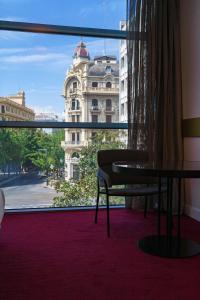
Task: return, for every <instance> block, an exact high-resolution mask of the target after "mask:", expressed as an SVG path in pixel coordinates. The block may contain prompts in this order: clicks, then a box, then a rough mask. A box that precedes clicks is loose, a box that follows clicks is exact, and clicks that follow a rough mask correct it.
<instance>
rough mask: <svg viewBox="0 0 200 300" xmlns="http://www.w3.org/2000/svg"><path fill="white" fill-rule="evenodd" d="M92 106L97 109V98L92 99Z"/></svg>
mask: <svg viewBox="0 0 200 300" xmlns="http://www.w3.org/2000/svg"><path fill="white" fill-rule="evenodd" d="M92 108H93V109H98V100H97V99H92Z"/></svg>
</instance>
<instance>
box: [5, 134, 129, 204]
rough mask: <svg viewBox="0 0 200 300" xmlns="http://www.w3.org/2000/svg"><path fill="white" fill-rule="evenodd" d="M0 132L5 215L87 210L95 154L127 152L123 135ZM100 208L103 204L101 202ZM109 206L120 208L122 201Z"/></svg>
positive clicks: (91, 201)
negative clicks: (29, 210) (75, 208)
mask: <svg viewBox="0 0 200 300" xmlns="http://www.w3.org/2000/svg"><path fill="white" fill-rule="evenodd" d="M70 131H71V140H67V139H66V134H67V136H69V135H68V134H69V132H68V129H65V130H64V129H57V130H55V129H52V130H51V131H50V130H49V129H48V130H46V129H0V145H1V156H0V187H1V188H3V190H4V192H5V198H6V208H7V209H19V208H20V209H22V208H42V207H73V206H88V205H89V206H91V205H94V204H95V199H96V193H97V190H96V188H97V186H96V171H97V159H96V157H97V151H98V150H100V149H118V148H126V147H127V145H126V138H125V137H126V136H127V131H126V130H124V131H122V130H97V129H96V130H93V129H79V130H75V129H70ZM101 204H105V199H104V198H102V200H101ZM111 204H113V205H116V204H124V198H123V197H120V198H119V197H113V198H111Z"/></svg>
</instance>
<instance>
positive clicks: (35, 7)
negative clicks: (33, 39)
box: [0, 0, 126, 29]
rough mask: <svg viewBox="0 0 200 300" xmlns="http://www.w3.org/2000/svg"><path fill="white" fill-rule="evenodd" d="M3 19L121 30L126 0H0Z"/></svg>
mask: <svg viewBox="0 0 200 300" xmlns="http://www.w3.org/2000/svg"><path fill="white" fill-rule="evenodd" d="M0 11H1V16H0V19H2V20H12V21H20V22H31V23H46V24H57V25H68V26H79V27H83V26H84V27H96V28H110V29H119V21H120V20H125V17H126V0H93V1H84V0H77V1H66V0H58V1H49V0H43V1H41V0H18V1H17V0H16V1H14V0H13V1H12V0H1V1H0Z"/></svg>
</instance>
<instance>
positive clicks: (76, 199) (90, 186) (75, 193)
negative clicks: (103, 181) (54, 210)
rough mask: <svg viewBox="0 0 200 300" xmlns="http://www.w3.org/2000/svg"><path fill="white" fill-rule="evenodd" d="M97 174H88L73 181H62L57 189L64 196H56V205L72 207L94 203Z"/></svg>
mask: <svg viewBox="0 0 200 300" xmlns="http://www.w3.org/2000/svg"><path fill="white" fill-rule="evenodd" d="M95 184H96V176H92V175H88V176H85V177H82V178H80V180H78V181H76V182H73V181H72V180H70V181H62V182H60V184H59V185H58V186H57V191H58V192H61V193H62V196H58V197H55V198H54V204H53V205H54V206H55V207H66V206H67V207H72V206H83V205H84V206H85V205H86V206H88V205H93V204H94V200H93V199H95V197H96V185H95ZM94 186H95V188H94Z"/></svg>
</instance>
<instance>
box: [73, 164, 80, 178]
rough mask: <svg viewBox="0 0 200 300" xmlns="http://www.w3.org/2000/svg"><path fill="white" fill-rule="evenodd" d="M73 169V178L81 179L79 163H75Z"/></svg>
mask: <svg viewBox="0 0 200 300" xmlns="http://www.w3.org/2000/svg"><path fill="white" fill-rule="evenodd" d="M72 169H73V179H74V180H79V177H80V169H79V165H77V164H73V165H72Z"/></svg>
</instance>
